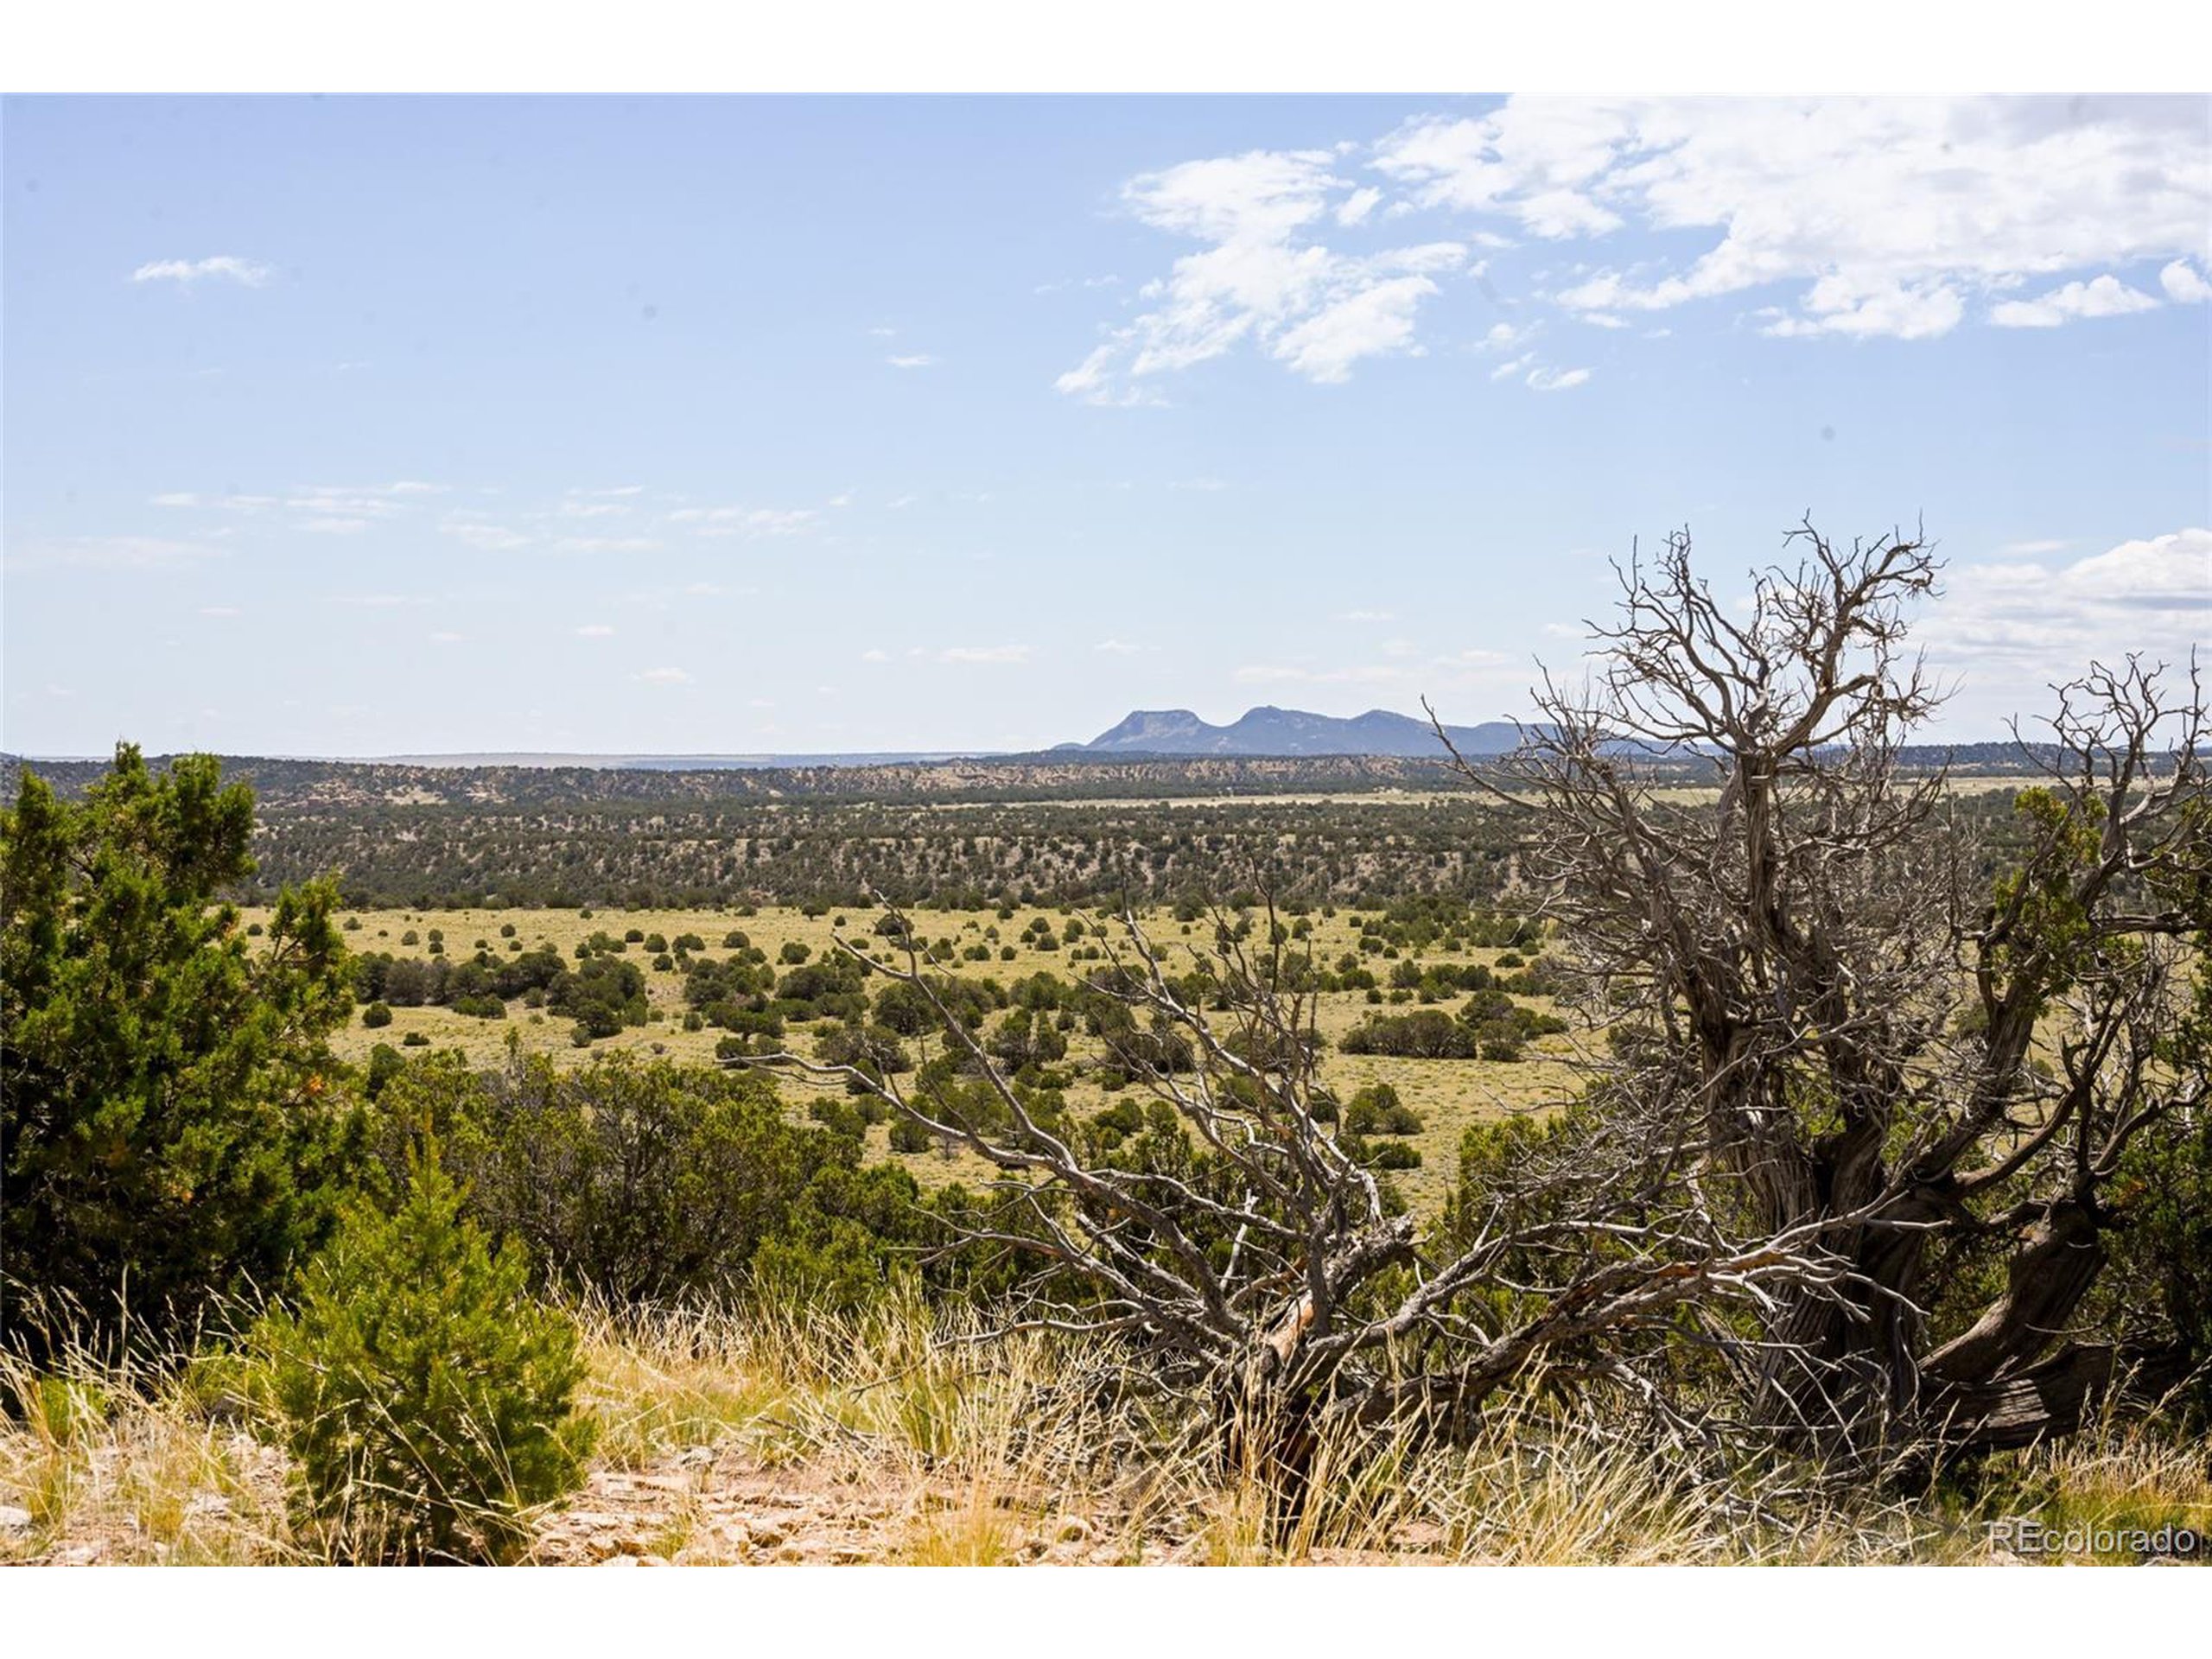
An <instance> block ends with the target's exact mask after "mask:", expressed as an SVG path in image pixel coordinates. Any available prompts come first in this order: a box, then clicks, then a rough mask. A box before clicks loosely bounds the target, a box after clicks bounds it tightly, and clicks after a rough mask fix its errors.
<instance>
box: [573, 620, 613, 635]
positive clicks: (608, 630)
mask: <svg viewBox="0 0 2212 1659" xmlns="http://www.w3.org/2000/svg"><path fill="white" fill-rule="evenodd" d="M613 635H614V630H613V628H612V627H610V626H607V624H606V623H604V622H587V623H585V624H584V625H583V626H582V627H580V628H578V629H577V630H576V638H577V639H612V638H613Z"/></svg>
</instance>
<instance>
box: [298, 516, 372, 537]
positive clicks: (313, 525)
mask: <svg viewBox="0 0 2212 1659" xmlns="http://www.w3.org/2000/svg"><path fill="white" fill-rule="evenodd" d="M368 527H369V521H368V520H367V519H365V518H309V519H308V520H306V521H305V522H304V523H302V524H301V525H300V528H301V529H302V530H303V531H308V533H309V534H311V535H316V536H358V535H359V534H360V533H361V532H362V531H365V530H366V529H367V528H368Z"/></svg>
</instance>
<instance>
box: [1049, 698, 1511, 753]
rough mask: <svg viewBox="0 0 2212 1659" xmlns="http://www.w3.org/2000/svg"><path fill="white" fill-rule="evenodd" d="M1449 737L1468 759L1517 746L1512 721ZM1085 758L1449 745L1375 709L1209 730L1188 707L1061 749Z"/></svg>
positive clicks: (1140, 716)
mask: <svg viewBox="0 0 2212 1659" xmlns="http://www.w3.org/2000/svg"><path fill="white" fill-rule="evenodd" d="M1444 731H1445V735H1446V737H1448V738H1450V739H1451V741H1452V747H1455V748H1457V749H1458V750H1459V753H1462V754H1465V755H1478V754H1504V753H1510V751H1511V750H1513V749H1515V748H1516V747H1519V744H1520V741H1521V731H1520V728H1518V727H1516V726H1515V725H1514V724H1513V722H1512V721H1505V720H1492V721H1484V722H1483V723H1482V724H1481V725H1479V726H1447V727H1446V728H1444ZM1067 751H1076V752H1079V753H1085V754H1251V755H1297V754H1387V755H1402V756H1405V757H1408V758H1412V759H1420V760H1431V759H1440V758H1442V757H1443V755H1444V753H1445V749H1444V745H1443V744H1442V743H1440V742H1439V741H1437V737H1436V731H1435V728H1433V727H1432V726H1431V725H1429V723H1428V722H1427V721H1425V720H1415V719H1414V718H1413V717H1412V716H1411V715H1396V714H1392V713H1391V712H1390V711H1389V709H1369V710H1368V711H1367V712H1366V713H1365V714H1363V715H1353V716H1352V717H1351V718H1350V719H1348V720H1347V719H1341V718H1339V717H1338V716H1336V715H1313V714H1308V713H1306V711H1305V710H1303V709H1276V708H1273V707H1266V708H1259V709H1247V710H1246V711H1245V712H1244V714H1243V716H1242V717H1241V718H1240V719H1237V720H1236V721H1232V722H1231V723H1230V724H1229V725H1226V726H1215V725H1211V724H1209V723H1208V722H1207V721H1203V720H1201V719H1199V718H1198V715H1194V714H1192V712H1191V711H1190V710H1189V709H1138V710H1137V711H1136V712H1135V713H1134V714H1132V715H1129V716H1128V718H1127V719H1126V720H1124V721H1122V722H1121V723H1120V724H1119V725H1117V726H1115V727H1113V728H1110V729H1109V730H1107V731H1104V732H1101V733H1100V734H1098V735H1097V736H1096V737H1095V738H1093V739H1091V740H1090V742H1088V743H1071V744H1065V745H1063V746H1062V752H1067Z"/></svg>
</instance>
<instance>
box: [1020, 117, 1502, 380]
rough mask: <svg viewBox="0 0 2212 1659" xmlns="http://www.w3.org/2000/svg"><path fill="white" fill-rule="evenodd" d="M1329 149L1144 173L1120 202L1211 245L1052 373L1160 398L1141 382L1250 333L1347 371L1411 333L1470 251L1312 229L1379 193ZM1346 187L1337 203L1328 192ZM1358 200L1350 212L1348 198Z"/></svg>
mask: <svg viewBox="0 0 2212 1659" xmlns="http://www.w3.org/2000/svg"><path fill="white" fill-rule="evenodd" d="M1334 160H1335V156H1334V155H1333V153H1332V152H1331V151H1328V150H1250V151H1248V152H1246V153H1245V154H1243V155H1242V156H1217V157H1215V158H1213V159H1211V160H1208V161H1199V162H1183V163H1182V164H1180V165H1179V166H1176V167H1171V168H1166V169H1165V170H1163V171H1160V172H1158V173H1147V174H1145V175H1141V176H1140V177H1138V178H1135V179H1133V180H1131V181H1129V183H1128V185H1126V186H1125V187H1124V188H1123V189H1122V202H1123V204H1124V205H1125V206H1126V207H1128V210H1129V211H1130V213H1132V214H1134V215H1135V218H1137V219H1139V220H1140V221H1141V222H1142V223H1144V224H1146V225H1147V226H1151V227H1152V228H1154V229H1155V230H1160V231H1166V232H1171V233H1173V234H1175V235H1179V236H1182V237H1185V238H1190V239H1191V240H1192V241H1195V242H1197V243H1198V244H1199V245H1200V246H1199V250H1198V251H1197V252H1195V253H1190V254H1186V255H1185V256H1184V257H1181V258H1179V259H1178V260H1176V261H1175V262H1174V264H1173V266H1172V267H1171V268H1170V270H1169V272H1168V274H1167V275H1166V277H1162V278H1160V279H1158V280H1156V281H1154V282H1151V283H1146V284H1145V285H1144V287H1143V288H1141V289H1140V290H1139V296H1140V297H1141V299H1143V300H1144V301H1145V302H1147V304H1148V306H1149V308H1148V309H1147V310H1145V311H1143V312H1141V314H1140V315H1138V316H1137V317H1136V318H1135V321H1131V322H1129V323H1128V324H1127V325H1125V326H1122V327H1118V328H1116V329H1115V330H1114V331H1113V332H1112V334H1110V335H1109V337H1108V339H1107V340H1106V341H1105V343H1104V344H1103V345H1101V346H1097V347H1096V348H1095V349H1094V350H1093V351H1092V352H1091V353H1090V355H1089V356H1088V357H1086V358H1085V359H1084V360H1083V362H1082V363H1080V364H1079V365H1077V366H1076V367H1075V368H1072V369H1071V370H1069V371H1068V372H1065V374H1063V375H1061V376H1060V377H1059V378H1058V380H1056V381H1055V382H1054V383H1053V384H1054V385H1055V386H1056V387H1057V388H1058V390H1059V391H1062V392H1064V393H1066V394H1068V395H1070V396H1073V397H1083V398H1084V399H1085V400H1086V401H1089V402H1091V403H1098V404H1127V403H1134V402H1147V401H1154V400H1156V397H1157V394H1156V393H1152V392H1150V391H1148V389H1147V388H1146V387H1144V386H1143V385H1141V383H1142V382H1144V381H1145V380H1147V378H1151V377H1154V376H1158V375H1162V374H1168V373H1173V372H1178V371H1180V370H1184V369H1187V368H1190V367H1192V365H1196V364H1199V363H1204V362H1206V361H1209V360H1211V359H1214V358H1217V357H1219V356H1222V355H1223V354H1224V353H1227V352H1229V351H1231V350H1233V349H1235V348H1236V347H1237V346H1245V345H1249V346H1255V347H1257V348H1258V349H1260V350H1261V351H1263V352H1265V353H1267V354H1268V356H1270V357H1273V358H1274V359H1276V360H1277V361H1279V362H1281V363H1283V364H1285V365H1287V366H1288V367H1289V368H1290V369H1291V371H1292V372H1294V373H1298V374H1303V375H1306V377H1308V378H1312V379H1315V380H1322V381H1337V380H1342V379H1344V378H1346V377H1347V376H1348V375H1349V373H1350V372H1351V367H1352V365H1354V364H1356V363H1357V362H1359V361H1360V360H1362V359H1365V358H1369V357H1375V356H1382V355H1389V354H1392V353H1402V352H1407V351H1409V350H1411V349H1413V347H1414V320H1415V317H1416V315H1417V313H1418V311H1419V308H1420V307H1421V303H1422V302H1423V301H1425V300H1427V299H1428V298H1430V297H1431V296H1434V295H1435V294H1436V293H1437V292H1438V289H1437V287H1436V284H1435V283H1434V281H1433V277H1434V276H1435V275H1436V274H1438V273H1440V272H1442V271H1446V270H1454V269H1457V268H1459V266H1461V265H1463V264H1465V260H1466V249H1465V246H1464V245H1461V244H1459V243H1458V242H1439V243H1429V244H1426V245H1415V246H1408V247H1403V248H1397V249H1392V250H1389V251H1383V252H1381V253H1376V254H1370V255H1365V256H1351V255H1346V254H1342V253H1338V252H1334V251H1331V250H1330V249H1329V248H1327V247H1326V246H1325V245H1322V244H1320V243H1319V242H1317V241H1315V240H1313V234H1314V233H1315V232H1317V231H1319V230H1320V229H1322V228H1324V227H1325V226H1326V225H1327V224H1329V223H1331V222H1340V223H1343V224H1344V225H1346V226H1350V225H1352V224H1355V223H1357V220H1359V219H1364V218H1365V217H1366V216H1367V213H1368V212H1369V211H1370V209H1371V207H1372V202H1371V201H1370V202H1369V203H1368V204H1367V206H1365V207H1354V206H1353V204H1355V203H1357V202H1359V201H1360V200H1362V193H1361V191H1360V190H1358V189H1356V188H1353V187H1352V186H1351V184H1349V183H1348V182H1347V181H1344V180H1342V179H1339V178H1338V177H1336V176H1335V175H1333V174H1332V171H1331V170H1330V169H1331V167H1332V162H1334ZM1338 196H1341V197H1342V198H1343V201H1342V202H1341V203H1340V204H1338V207H1335V208H1332V202H1331V199H1332V197H1338ZM1344 208H1351V218H1350V219H1344V218H1343V216H1342V214H1343V210H1344Z"/></svg>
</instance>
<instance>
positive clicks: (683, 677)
mask: <svg viewBox="0 0 2212 1659" xmlns="http://www.w3.org/2000/svg"><path fill="white" fill-rule="evenodd" d="M638 678H639V679H640V680H643V681H644V682H645V683H646V684H647V685H689V684H690V683H691V677H690V675H689V674H687V673H685V672H684V671H683V670H682V669H680V668H649V669H647V670H645V672H643V673H642V674H639V676H638Z"/></svg>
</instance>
